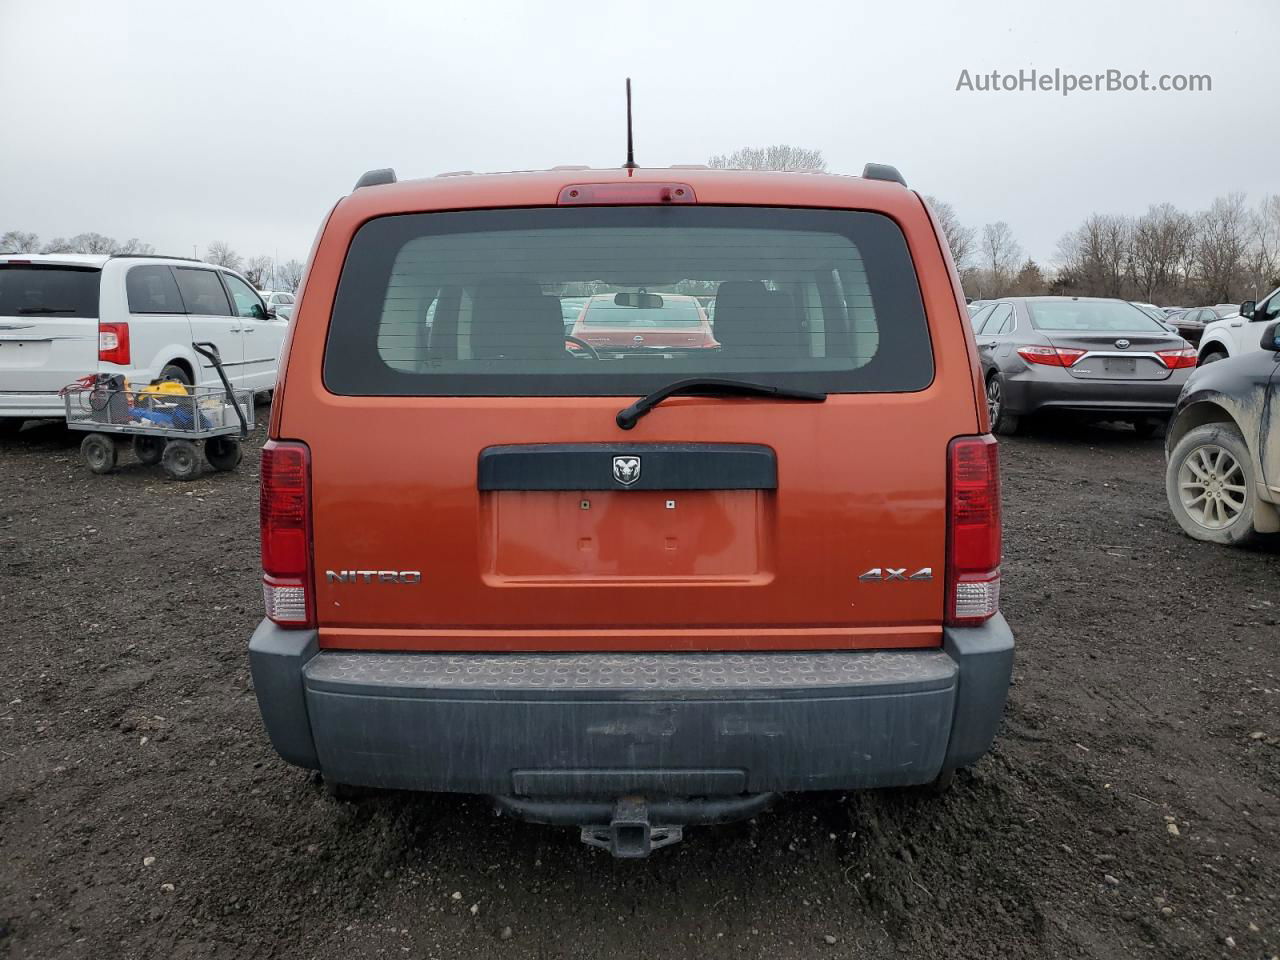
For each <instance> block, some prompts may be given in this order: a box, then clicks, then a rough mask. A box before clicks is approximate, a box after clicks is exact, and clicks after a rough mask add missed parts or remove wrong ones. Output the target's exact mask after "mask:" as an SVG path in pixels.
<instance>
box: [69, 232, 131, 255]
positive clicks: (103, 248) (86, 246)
mask: <svg viewBox="0 0 1280 960" xmlns="http://www.w3.org/2000/svg"><path fill="white" fill-rule="evenodd" d="M68 243H70V245H71V249H72V252H74V253H108V254H110V253H115V252H116V248H117V247H118V246H119V244H118V243H116V241H115V240H114V239H113V238H112V237H106V236H103V235H102V234H100V233H77V234H76V235H75V236H74V237H72V238H71V239H70V240H69V241H68Z"/></svg>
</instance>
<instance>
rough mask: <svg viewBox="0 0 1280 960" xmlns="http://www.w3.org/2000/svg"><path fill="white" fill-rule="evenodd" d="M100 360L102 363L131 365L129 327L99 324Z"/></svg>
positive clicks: (116, 324) (123, 324) (125, 324)
mask: <svg viewBox="0 0 1280 960" xmlns="http://www.w3.org/2000/svg"><path fill="white" fill-rule="evenodd" d="M98 360H100V361H101V362H102V363H119V364H124V365H125V366H128V364H129V325H128V324H127V323H101V322H99V324H98Z"/></svg>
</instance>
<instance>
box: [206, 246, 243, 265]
mask: <svg viewBox="0 0 1280 960" xmlns="http://www.w3.org/2000/svg"><path fill="white" fill-rule="evenodd" d="M204 259H205V262H206V263H214V264H217V265H218V266H220V267H227V268H228V269H230V270H239V269H240V254H238V253H236V252H235V251H234V250H232V249H231V244H229V243H227V242H226V241H225V240H215V241H213V243H211V244H209V246H208V247H206V248H205V251H204Z"/></svg>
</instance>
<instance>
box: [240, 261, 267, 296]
mask: <svg viewBox="0 0 1280 960" xmlns="http://www.w3.org/2000/svg"><path fill="white" fill-rule="evenodd" d="M270 276H271V258H270V257H268V256H264V255H259V256H256V257H250V258H249V259H248V260H246V261H245V264H244V278H245V279H246V280H248V281H249V282H250V283H251V284H253V285H254V286H255V287H257V288H258V289H259V290H262V289H264V286H263V285H264V284H265V283H266V282H267V280H268V279H269V278H270Z"/></svg>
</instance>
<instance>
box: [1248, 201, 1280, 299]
mask: <svg viewBox="0 0 1280 960" xmlns="http://www.w3.org/2000/svg"><path fill="white" fill-rule="evenodd" d="M1251 227H1252V232H1253V238H1252V241H1253V242H1252V248H1251V250H1250V252H1249V257H1248V263H1247V264H1246V272H1247V276H1246V281H1245V282H1246V287H1245V290H1244V291H1242V292H1243V293H1245V294H1248V295H1250V296H1253V297H1254V298H1255V299H1261V298H1262V297H1263V296H1264V295H1265V294H1266V293H1267V292H1268V291H1270V290H1272V289H1274V288H1275V287H1278V286H1280V194H1272V195H1270V196H1266V197H1263V198H1262V200H1261V202H1260V203H1259V204H1258V208H1257V209H1256V210H1255V211H1254V212H1253V215H1252V218H1251Z"/></svg>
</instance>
